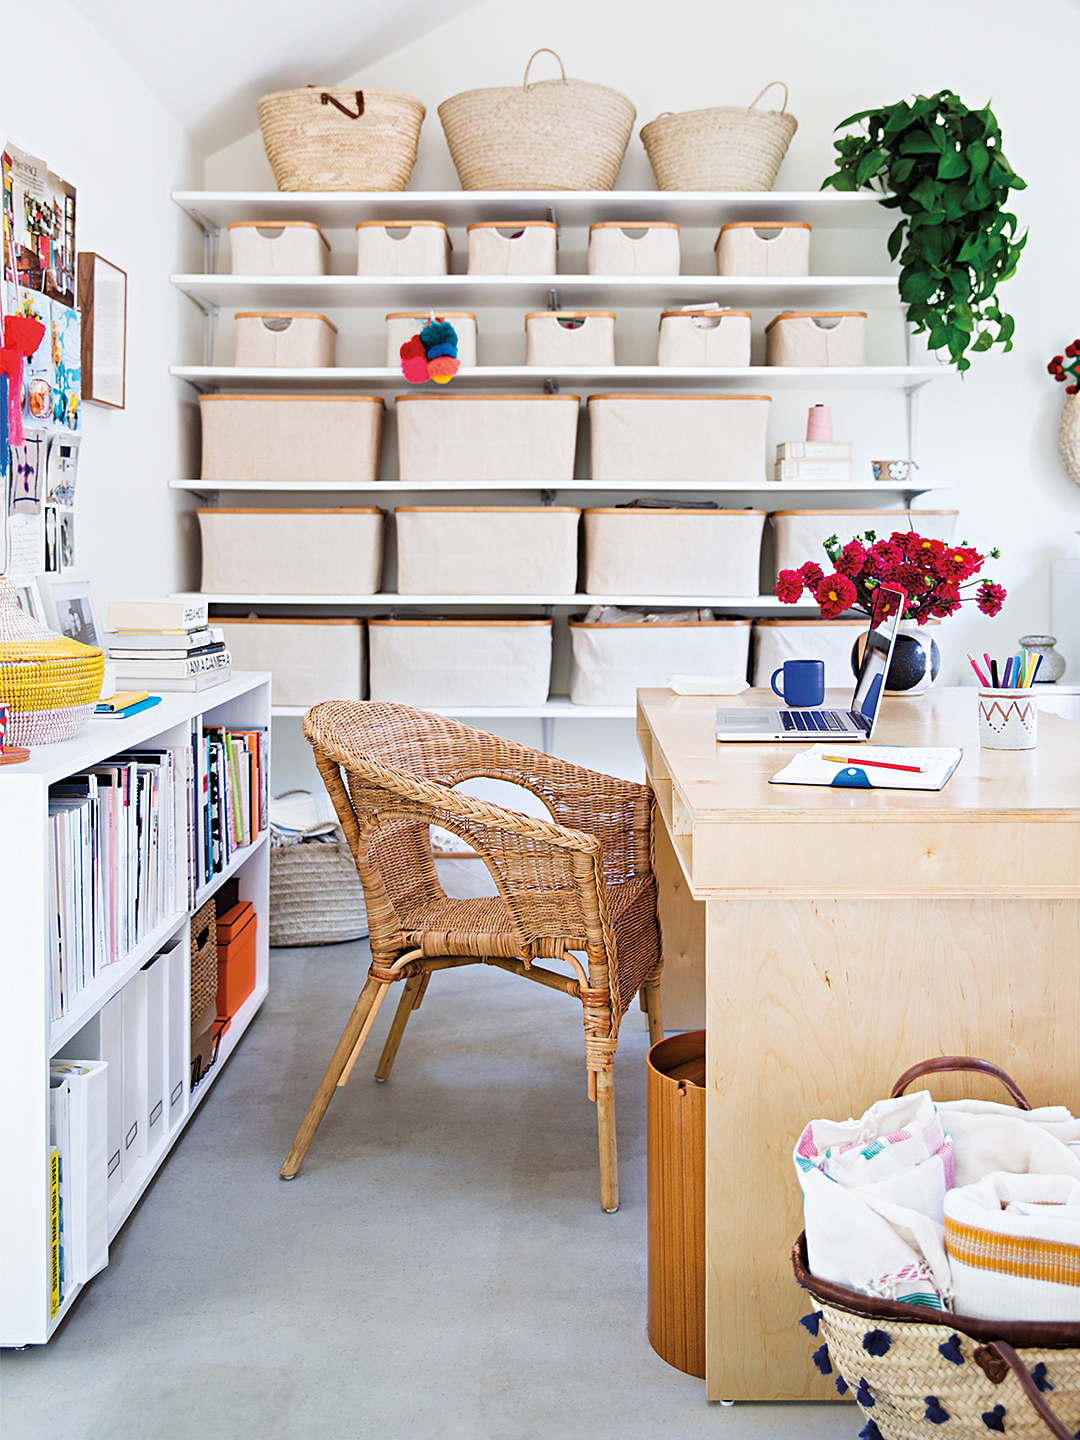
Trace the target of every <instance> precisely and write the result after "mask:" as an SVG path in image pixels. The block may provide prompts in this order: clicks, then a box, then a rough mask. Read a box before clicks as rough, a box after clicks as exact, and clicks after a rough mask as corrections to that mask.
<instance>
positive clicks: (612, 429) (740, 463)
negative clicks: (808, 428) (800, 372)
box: [589, 395, 771, 485]
mask: <svg viewBox="0 0 1080 1440" xmlns="http://www.w3.org/2000/svg"><path fill="white" fill-rule="evenodd" d="M770 404H771V399H770V397H769V396H768V395H590V396H589V426H590V447H589V448H590V454H591V460H592V464H591V469H590V474H591V477H592V479H594V480H688V479H691V478H692V479H694V480H741V481H745V482H746V483H747V484H748V485H760V484H761V483H762V482H763V481H764V480H765V478H766V477H765V431H766V427H767V425H768V420H769V406H770Z"/></svg>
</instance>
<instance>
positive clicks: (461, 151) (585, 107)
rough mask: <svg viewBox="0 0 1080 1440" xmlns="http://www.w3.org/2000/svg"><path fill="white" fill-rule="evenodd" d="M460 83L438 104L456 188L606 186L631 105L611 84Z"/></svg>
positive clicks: (624, 141)
mask: <svg viewBox="0 0 1080 1440" xmlns="http://www.w3.org/2000/svg"><path fill="white" fill-rule="evenodd" d="M542 54H548V55H555V51H554V50H537V51H536V52H535V53H534V54H533V55H532V56H531V57H530V59H529V64H528V65H526V67H525V79H524V80H523V81H522V83H521V84H520V85H496V86H492V87H490V88H488V89H484V90H466V91H464V92H463V93H462V94H460V95H453V96H451V97H450V99H449V100H444V101H443V102H442V104H441V105H440V106H439V119H440V120H441V121H442V127H443V130H444V131H445V132H446V141H447V144H448V145H449V146H450V154H451V157H452V158H453V161H454V167H455V169H456V170H457V173H458V179H459V180H460V181H461V188H462V189H463V190H611V189H613V188H614V186H615V179H616V176H617V175H618V173H619V167H620V166H621V165H622V162H623V156H624V155H625V154H626V147H627V145H628V144H629V143H630V134H631V131H632V130H633V127H634V120H635V119H636V117H637V111H636V110H635V109H634V107H633V105H632V104H631V103H630V101H629V100H628V99H627V97H626V96H625V95H623V94H621V93H620V92H619V91H618V90H610V89H609V88H608V87H607V86H606V85H593V84H591V83H589V82H587V81H585V80H568V79H567V78H566V71H565V70H564V69H563V63H562V61H561V60H559V57H558V55H555V58H556V60H559V69H560V70H562V79H561V80H538V81H534V82H533V84H532V85H529V84H528V83H527V82H528V79H529V66H530V65H532V62H533V60H535V59H536V56H537V55H542Z"/></svg>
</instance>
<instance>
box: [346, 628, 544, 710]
mask: <svg viewBox="0 0 1080 1440" xmlns="http://www.w3.org/2000/svg"><path fill="white" fill-rule="evenodd" d="M368 648H369V652H370V669H371V684H370V688H371V699H372V700H389V701H394V702H396V703H397V704H400V705H418V706H421V707H422V706H425V705H428V706H434V707H436V708H439V707H442V706H469V707H474V706H477V705H542V704H544V702H545V701H546V700H547V697H548V686H549V684H550V680H551V621H550V620H531V619H530V620H524V619H523V620H507V619H490V620H489V619H477V618H472V617H466V616H462V617H461V618H459V619H453V620H447V619H420V618H417V619H414V620H369V621H368Z"/></svg>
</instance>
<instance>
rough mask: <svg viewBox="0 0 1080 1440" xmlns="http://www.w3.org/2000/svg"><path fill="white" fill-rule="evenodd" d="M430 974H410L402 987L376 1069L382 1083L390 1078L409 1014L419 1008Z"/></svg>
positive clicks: (376, 1074)
mask: <svg viewBox="0 0 1080 1440" xmlns="http://www.w3.org/2000/svg"><path fill="white" fill-rule="evenodd" d="M430 976H431V972H430V970H429V971H426V972H425V973H424V974H423V975H410V976H409V978H408V980H406V981H405V984H404V985H403V986H402V987H401V999H400V1000H399V1001H398V1007H397V1011H396V1013H395V1015H394V1021H393V1024H392V1025H391V1026H390V1033H389V1035H387V1037H386V1044H385V1045H384V1046H383V1052H382V1056H381V1058H380V1060H379V1068H378V1069H377V1070H376V1071H375V1079H376V1080H378V1081H379V1082H380V1084H381V1083H382V1082H383V1081H384V1080H389V1079H390V1071H391V1070H392V1069H393V1065H394V1057H395V1055H396V1054H397V1049H398V1046H399V1045H400V1044H401V1037H402V1036H403V1035H404V1034H405V1026H406V1025H407V1024H408V1023H409V1016H410V1015H411V1014H412V1012H413V1011H414V1010H419V1008H420V1000H421V998H422V996H423V992H424V989H425V987H426V984H427V981H428V980H429V979H430Z"/></svg>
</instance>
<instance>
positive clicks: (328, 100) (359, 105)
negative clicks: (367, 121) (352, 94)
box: [319, 90, 364, 120]
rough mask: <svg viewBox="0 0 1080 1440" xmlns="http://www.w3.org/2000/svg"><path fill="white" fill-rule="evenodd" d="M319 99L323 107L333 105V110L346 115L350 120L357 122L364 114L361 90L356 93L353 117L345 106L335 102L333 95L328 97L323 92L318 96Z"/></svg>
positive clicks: (337, 101) (338, 101)
mask: <svg viewBox="0 0 1080 1440" xmlns="http://www.w3.org/2000/svg"><path fill="white" fill-rule="evenodd" d="M319 99H320V100H321V101H322V103H323V104H324V105H333V107H334V109H335V110H340V111H341V113H342V115H347V116H348V117H349V119H350V120H359V119H360V116H361V115H363V113H364V92H363V91H362V90H357V92H356V114H355V115H354V114H353V112H352V111H351V110H350V109H349V107H348V106H347V105H343V104H342V103H341V101H340V100H335V99H334V97H333V95H328V94H327V93H326V91H325V90H324V91H323V92H322V94H321V95H320V96H319Z"/></svg>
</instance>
